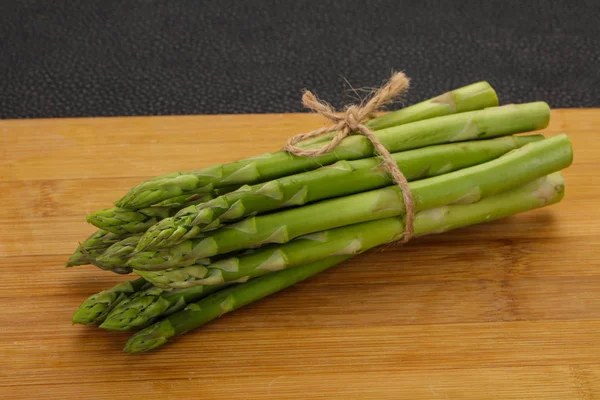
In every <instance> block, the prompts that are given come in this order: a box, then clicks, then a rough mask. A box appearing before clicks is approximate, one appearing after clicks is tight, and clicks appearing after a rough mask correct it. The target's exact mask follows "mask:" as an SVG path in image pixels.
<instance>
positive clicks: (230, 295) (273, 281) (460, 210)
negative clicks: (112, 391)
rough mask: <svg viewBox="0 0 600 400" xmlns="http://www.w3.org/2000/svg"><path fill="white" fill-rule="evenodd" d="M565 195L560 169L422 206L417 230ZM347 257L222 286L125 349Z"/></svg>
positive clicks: (155, 341)
mask: <svg viewBox="0 0 600 400" xmlns="http://www.w3.org/2000/svg"><path fill="white" fill-rule="evenodd" d="M563 196H564V181H563V180H562V177H561V176H560V174H558V173H557V174H552V175H550V176H547V177H544V178H541V179H538V180H536V181H533V182H530V183H528V184H526V185H523V186H520V187H518V188H516V189H513V190H511V191H508V192H504V193H500V194H496V195H494V196H492V197H487V198H484V199H483V200H481V201H479V202H476V203H474V204H456V205H450V206H444V207H441V208H434V209H429V210H426V211H423V212H420V213H418V214H417V215H416V219H415V233H416V235H417V236H421V235H426V234H430V233H439V232H445V231H448V230H451V229H457V228H460V227H464V226H468V225H474V224H478V223H482V222H487V221H491V220H495V219H499V218H503V217H506V216H509V215H513V214H517V213H520V212H524V211H528V210H532V209H535V208H539V207H544V206H548V205H550V204H554V203H557V202H559V201H560V200H561V199H562V197H563ZM349 257H350V256H348V255H341V256H332V257H330V258H327V259H324V260H320V261H317V262H314V263H311V264H307V265H304V266H301V267H297V268H291V269H286V270H283V271H278V272H274V273H271V274H268V275H265V276H262V277H260V278H256V279H253V280H251V281H248V282H246V283H242V284H239V285H236V286H232V287H230V288H226V289H224V290H221V291H219V292H217V293H215V294H213V295H211V296H208V297H206V298H204V299H202V300H200V301H199V302H197V303H193V304H190V305H188V306H187V307H185V308H184V309H183V310H181V311H179V312H177V313H175V314H173V315H171V316H169V317H167V318H165V319H163V320H162V321H160V322H157V323H156V324H154V325H151V326H149V327H147V328H146V329H143V330H141V331H139V332H138V333H136V334H135V335H133V336H132V337H131V338H130V339H129V341H128V342H127V344H126V346H125V349H124V351H126V352H128V353H139V352H143V351H148V350H152V349H154V348H157V347H159V346H161V345H163V344H165V343H167V341H168V340H169V339H171V338H172V337H174V336H177V335H181V334H184V333H186V332H188V331H191V330H193V329H196V328H199V327H201V326H202V325H204V324H206V323H208V322H210V321H212V320H214V319H216V318H218V317H220V316H222V315H223V314H226V313H228V312H231V311H235V310H237V309H238V308H240V307H243V306H245V305H247V304H250V303H252V302H255V301H257V300H260V299H262V298H263V297H266V296H268V295H270V294H273V293H276V292H278V291H280V290H283V289H285V288H287V287H289V286H291V285H293V284H295V283H297V282H300V281H302V280H304V279H307V278H310V277H311V276H313V275H316V274H318V273H319V272H322V271H324V270H326V269H328V268H330V267H333V266H334V265H336V264H338V263H340V262H342V261H344V260H345V259H347V258H349Z"/></svg>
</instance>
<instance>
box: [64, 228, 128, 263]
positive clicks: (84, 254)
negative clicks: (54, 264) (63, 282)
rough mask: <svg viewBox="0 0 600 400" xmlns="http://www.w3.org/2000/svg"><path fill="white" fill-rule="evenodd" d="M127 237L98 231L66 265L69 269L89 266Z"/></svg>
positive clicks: (76, 251)
mask: <svg viewBox="0 0 600 400" xmlns="http://www.w3.org/2000/svg"><path fill="white" fill-rule="evenodd" d="M124 238H125V236H123V235H117V234H114V233H111V232H107V231H105V230H98V231H96V232H94V233H93V234H92V235H91V236H90V237H88V238H87V239H86V240H84V241H83V242H82V243H80V244H79V246H78V247H77V250H75V252H74V253H73V254H72V255H71V257H70V258H69V260H68V261H67V263H66V266H67V267H74V266H77V265H85V264H89V263H90V262H91V261H92V260H94V259H95V258H96V257H98V256H99V255H100V254H102V253H104V251H105V250H106V249H108V248H109V247H110V246H112V245H113V244H115V243H117V242H119V241H121V240H123V239H124Z"/></svg>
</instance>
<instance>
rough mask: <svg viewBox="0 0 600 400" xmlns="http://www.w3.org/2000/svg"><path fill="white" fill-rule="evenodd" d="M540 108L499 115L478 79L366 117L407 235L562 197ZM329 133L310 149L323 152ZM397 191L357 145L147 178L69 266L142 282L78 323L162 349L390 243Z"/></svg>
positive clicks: (561, 163)
mask: <svg viewBox="0 0 600 400" xmlns="http://www.w3.org/2000/svg"><path fill="white" fill-rule="evenodd" d="M549 119H550V108H549V107H548V105H547V104H546V103H543V102H536V103H528V104H520V105H506V106H498V100H497V97H496V94H495V92H494V90H493V89H492V88H491V87H490V85H489V84H487V83H485V82H480V83H476V84H473V85H469V86H466V87H463V88H459V89H456V90H454V91H451V92H448V93H445V94H443V95H440V96H438V97H436V98H433V99H430V100H428V101H425V102H422V103H419V104H416V105H413V106H410V107H406V108H403V109H401V110H398V111H394V112H390V113H388V114H385V115H383V116H381V117H377V118H373V119H371V120H369V121H368V122H367V123H366V125H367V126H368V127H369V129H371V130H372V131H374V133H375V135H376V137H377V139H379V141H380V142H381V144H382V145H383V146H385V148H386V149H387V150H388V151H389V152H390V153H391V159H392V160H393V162H394V163H396V165H397V166H398V167H399V169H400V170H401V171H402V173H403V175H404V177H405V178H406V179H407V180H408V181H409V182H410V183H409V185H408V189H409V190H410V193H411V195H412V199H413V201H414V209H411V211H410V212H414V224H413V226H412V228H413V231H414V233H413V236H414V237H418V236H423V235H427V234H433V233H441V232H446V231H449V230H452V229H456V228H460V227H464V226H468V225H473V224H478V223H482V222H486V221H491V220H494V219H498V218H502V217H505V216H509V215H513V214H516V213H520V212H524V211H528V210H532V209H535V208H539V207H543V206H547V205H550V204H554V203H556V202H558V201H560V200H561V199H562V197H563V194H564V181H563V179H562V177H561V175H560V170H562V169H564V168H566V167H567V166H569V165H570V163H571V160H572V149H571V145H570V141H569V139H568V137H567V136H566V135H559V136H555V137H552V138H548V139H546V138H544V136H542V135H539V134H537V135H520V136H514V135H516V134H518V133H524V132H531V131H535V130H539V129H543V128H545V127H546V126H547V124H548V122H549ZM334 140H337V139H336V133H335V132H333V133H328V134H325V135H322V136H320V137H318V138H315V139H309V140H305V141H304V142H302V143H301V146H302V147H303V148H305V149H318V148H321V147H322V146H324V145H327V144H328V143H331V141H334ZM406 217H407V209H406V208H405V203H404V197H403V191H402V189H401V188H400V187H398V186H396V185H395V184H394V182H393V180H392V179H391V178H390V175H389V173H388V171H387V170H386V169H385V168H383V167H382V162H381V159H380V158H379V156H378V155H377V154H376V153H375V150H374V146H373V144H372V143H371V141H370V140H369V139H367V138H366V137H364V136H360V135H354V136H348V137H346V138H344V139H343V140H341V141H340V142H339V144H338V145H337V146H336V147H335V149H333V151H330V152H327V153H325V154H322V155H319V156H314V157H311V156H297V155H293V154H291V153H289V152H286V151H280V152H276V153H270V154H265V155H262V156H258V157H253V158H249V159H245V160H241V161H237V162H233V163H229V164H224V165H217V166H213V167H209V168H205V169H202V170H196V171H188V172H183V173H174V174H169V175H163V176H159V177H156V178H152V179H149V180H147V181H145V182H142V183H140V184H139V185H137V186H135V187H134V188H132V189H131V190H130V191H129V192H128V193H127V194H126V195H125V196H124V197H123V198H122V199H120V200H119V201H118V202H117V203H116V207H114V208H111V209H107V210H103V211H99V212H96V213H93V214H91V215H89V216H88V217H87V220H88V222H90V223H92V224H93V225H95V226H96V227H98V228H99V230H98V231H97V232H95V233H94V234H93V235H92V236H90V237H89V238H88V239H87V240H85V241H84V242H83V243H81V244H80V245H79V247H78V249H77V250H76V251H75V253H74V254H73V256H71V258H70V259H69V261H68V263H67V266H75V265H83V264H87V263H90V264H93V265H96V266H98V267H100V268H102V269H104V270H110V271H113V272H117V273H122V274H126V273H134V274H136V275H137V276H138V278H137V279H135V280H131V281H125V282H121V283H119V284H117V285H116V286H114V287H113V288H110V289H108V290H105V291H103V292H100V293H98V294H95V295H92V296H91V297H89V298H88V299H86V300H85V301H84V302H83V304H82V305H81V306H80V307H79V308H78V310H77V311H76V312H75V315H74V316H73V322H74V323H81V324H89V325H99V326H100V327H101V328H104V329H108V330H135V329H141V330H140V331H139V332H137V333H136V334H134V335H133V336H132V337H131V339H130V340H129V341H128V343H127V345H126V347H125V351H127V352H132V353H136V352H141V351H147V350H151V349H153V348H156V347H158V346H161V345H162V344H164V343H166V342H167V341H168V340H169V339H170V338H171V337H174V336H177V335H180V334H183V333H185V332H187V331H190V330H192V329H195V328H197V327H199V326H201V325H203V324H205V323H207V322H209V321H211V320H213V319H215V318H217V317H219V316H221V315H223V314H225V313H228V312H230V311H234V310H236V309H237V308H240V307H242V306H244V305H246V304H249V303H251V302H253V301H256V300H259V299H261V298H263V297H265V296H268V295H270V294H273V293H275V292H277V291H280V290H282V289H284V288H286V287H288V286H290V285H293V284H294V283H296V282H299V281H301V280H304V279H307V278H309V277H311V276H313V275H315V274H317V273H319V272H321V271H324V270H326V269H328V268H331V267H333V266H334V265H337V264H339V263H341V262H343V261H345V260H347V259H348V258H350V257H352V256H353V255H355V254H359V253H362V252H365V251H367V250H369V249H372V248H374V247H377V246H380V245H384V244H387V243H390V242H393V241H397V240H399V239H400V238H402V237H403V235H404V234H405V230H406V228H407V226H406V225H407V218H406Z"/></svg>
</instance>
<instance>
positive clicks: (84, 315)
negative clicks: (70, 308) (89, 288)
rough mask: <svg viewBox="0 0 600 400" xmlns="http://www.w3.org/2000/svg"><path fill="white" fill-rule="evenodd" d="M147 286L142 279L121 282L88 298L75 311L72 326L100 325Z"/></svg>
mask: <svg viewBox="0 0 600 400" xmlns="http://www.w3.org/2000/svg"><path fill="white" fill-rule="evenodd" d="M144 286H149V285H148V283H147V282H146V281H145V280H144V279H143V278H138V279H136V280H133V281H125V282H121V283H119V284H117V285H115V286H113V287H112V288H110V289H107V290H104V291H102V292H100V293H96V294H94V295H91V296H90V297H88V298H87V299H86V300H85V301H84V302H83V303H82V304H81V305H80V306H79V308H78V309H77V310H76V311H75V314H74V315H73V323H74V324H84V325H100V324H101V323H102V322H103V321H104V319H105V318H106V316H107V315H108V314H109V313H110V311H111V310H112V309H113V308H115V306H117V304H119V303H120V302H121V301H123V300H124V299H126V298H127V297H128V296H130V295H132V294H133V293H135V292H137V291H139V290H141V289H142V288H143V287H144Z"/></svg>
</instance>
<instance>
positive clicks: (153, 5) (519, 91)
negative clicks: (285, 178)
mask: <svg viewBox="0 0 600 400" xmlns="http://www.w3.org/2000/svg"><path fill="white" fill-rule="evenodd" d="M392 70H403V71H405V72H406V73H407V74H408V75H409V76H410V77H411V78H412V80H413V88H412V90H411V92H410V94H409V96H408V97H407V99H406V100H407V102H408V103H414V102H416V101H419V100H422V99H425V98H428V97H431V96H434V95H436V94H438V93H440V92H443V91H446V90H449V89H452V88H456V87H458V86H462V85H465V84H468V83H471V82H474V81H477V80H487V81H489V82H490V83H491V84H492V85H494V87H495V88H496V89H497V91H498V93H499V95H500V99H501V101H502V102H503V103H509V102H525V101H532V100H546V101H547V102H548V103H550V105H551V106H552V107H598V106H600V94H599V93H600V92H599V86H600V0H594V1H592V0H589V1H577V0H547V1H545V0H535V1H527V0H521V1H512V0H510V1H509V0H504V1H460V0H457V1H450V0H446V1H391V0H390V1H383V0H382V1H374V0H371V1H369V0H362V1H356V0H352V1H341V0H339V1H326V0H320V1H304V0H294V1H287V0H286V1H283V0H280V1H249V0H237V1H229V0H212V1H198V0H197V1H192V0H188V1H176V0H170V1H167V0H137V1H127V0H121V1H106V0H105V1H85V0H83V1H73V0H51V1H48V0H44V1H42V0H39V1H37V0H29V1H17V0H0V117H1V118H32V117H36V118H37V117H69V116H108V115H111V116H112V115H114V116H116V115H159V114H212V113H264V112H292V111H302V110H303V109H302V106H301V104H300V94H301V90H302V89H303V88H309V89H314V90H315V91H316V92H317V93H318V95H319V96H320V97H322V98H324V99H326V100H328V101H330V102H331V103H333V104H334V105H335V106H340V104H343V103H345V102H349V101H352V93H350V91H348V87H349V86H348V84H347V83H346V81H345V80H347V81H348V82H350V83H351V84H352V85H353V86H354V87H366V86H371V87H372V86H377V85H379V84H381V83H382V81H383V80H384V79H385V78H387V77H389V75H390V73H391V71H392Z"/></svg>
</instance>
